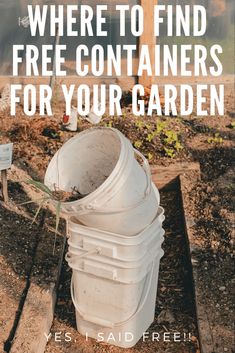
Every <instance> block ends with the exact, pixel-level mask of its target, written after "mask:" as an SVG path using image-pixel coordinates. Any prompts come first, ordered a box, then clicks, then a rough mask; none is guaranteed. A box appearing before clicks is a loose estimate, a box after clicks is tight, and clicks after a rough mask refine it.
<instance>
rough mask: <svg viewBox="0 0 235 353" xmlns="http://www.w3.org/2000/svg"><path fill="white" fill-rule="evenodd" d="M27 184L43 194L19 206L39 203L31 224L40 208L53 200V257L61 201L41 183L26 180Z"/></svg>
mask: <svg viewBox="0 0 235 353" xmlns="http://www.w3.org/2000/svg"><path fill="white" fill-rule="evenodd" d="M26 183H27V184H29V185H32V186H34V187H35V188H36V189H37V190H39V191H41V192H43V193H44V196H43V197H41V198H40V199H37V200H30V201H27V202H23V203H22V204H21V205H25V204H30V203H34V202H39V206H38V208H37V211H36V213H35V215H34V218H33V220H32V223H34V222H35V221H36V219H37V217H38V215H39V212H40V211H41V209H42V207H43V206H44V205H45V204H46V203H47V202H48V201H49V200H53V201H55V202H56V225H55V241H54V246H53V255H54V253H55V244H56V236H57V234H58V228H59V222H60V212H61V201H60V200H59V199H58V198H57V197H56V192H53V191H51V190H50V189H49V188H48V187H47V186H46V185H45V184H43V183H41V182H40V181H36V180H30V179H29V180H27V181H26Z"/></svg>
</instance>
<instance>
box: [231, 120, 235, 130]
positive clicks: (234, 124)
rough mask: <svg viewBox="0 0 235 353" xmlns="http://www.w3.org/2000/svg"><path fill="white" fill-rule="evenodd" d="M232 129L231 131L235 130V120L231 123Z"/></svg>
mask: <svg viewBox="0 0 235 353" xmlns="http://www.w3.org/2000/svg"><path fill="white" fill-rule="evenodd" d="M230 128H231V129H235V120H234V121H232V122H231V124H230Z"/></svg>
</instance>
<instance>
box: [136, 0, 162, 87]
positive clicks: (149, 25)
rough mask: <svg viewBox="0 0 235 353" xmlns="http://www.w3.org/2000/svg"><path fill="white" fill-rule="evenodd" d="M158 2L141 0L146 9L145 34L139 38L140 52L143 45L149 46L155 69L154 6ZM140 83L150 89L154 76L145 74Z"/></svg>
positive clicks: (155, 0)
mask: <svg viewBox="0 0 235 353" xmlns="http://www.w3.org/2000/svg"><path fill="white" fill-rule="evenodd" d="M157 3H158V0H140V4H141V6H142V7H143V9H144V32H143V34H142V36H141V37H140V38H139V51H140V49H141V46H142V45H144V44H145V45H148V46H149V52H150V60H151V63H152V68H153V67H154V58H155V45H156V37H155V36H154V6H155V5H157ZM138 82H139V83H140V84H141V85H143V86H144V87H148V86H150V85H151V84H152V82H153V77H152V76H147V75H146V73H144V74H143V75H142V76H140V77H139V79H138Z"/></svg>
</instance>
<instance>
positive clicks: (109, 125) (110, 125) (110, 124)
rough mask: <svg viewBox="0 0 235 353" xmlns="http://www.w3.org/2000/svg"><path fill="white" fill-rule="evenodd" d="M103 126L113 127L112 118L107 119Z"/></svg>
mask: <svg viewBox="0 0 235 353" xmlns="http://www.w3.org/2000/svg"><path fill="white" fill-rule="evenodd" d="M105 127H113V122H112V120H109V121H108V122H107V123H106V124H105Z"/></svg>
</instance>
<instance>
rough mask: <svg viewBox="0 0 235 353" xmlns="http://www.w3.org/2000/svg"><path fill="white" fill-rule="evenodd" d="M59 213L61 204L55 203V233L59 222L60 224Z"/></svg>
mask: <svg viewBox="0 0 235 353" xmlns="http://www.w3.org/2000/svg"><path fill="white" fill-rule="evenodd" d="M60 211H61V202H60V201H59V202H57V205H56V225H55V232H56V234H57V233H58V228H59V222H60Z"/></svg>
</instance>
